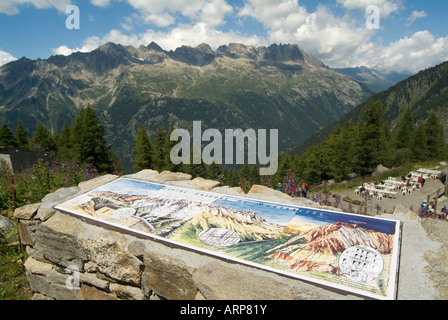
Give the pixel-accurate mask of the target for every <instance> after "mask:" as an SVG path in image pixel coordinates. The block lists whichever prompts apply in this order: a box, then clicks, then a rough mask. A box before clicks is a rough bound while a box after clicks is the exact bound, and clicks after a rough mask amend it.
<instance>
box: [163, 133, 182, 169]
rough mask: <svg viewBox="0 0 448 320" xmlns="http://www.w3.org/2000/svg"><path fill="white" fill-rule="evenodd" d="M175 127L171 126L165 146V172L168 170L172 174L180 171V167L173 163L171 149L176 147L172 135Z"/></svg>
mask: <svg viewBox="0 0 448 320" xmlns="http://www.w3.org/2000/svg"><path fill="white" fill-rule="evenodd" d="M173 130H174V127H173V125H170V128H169V129H168V132H167V134H166V136H165V145H164V167H163V169H164V170H168V171H171V172H177V171H179V168H180V165H175V164H174V163H173V162H172V161H171V149H172V148H173V147H174V145H175V142H173V141H171V139H170V138H171V133H172V132H173Z"/></svg>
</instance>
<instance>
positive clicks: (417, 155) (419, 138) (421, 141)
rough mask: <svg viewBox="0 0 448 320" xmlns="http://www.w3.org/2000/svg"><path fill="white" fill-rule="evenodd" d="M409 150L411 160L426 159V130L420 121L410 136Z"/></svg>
mask: <svg viewBox="0 0 448 320" xmlns="http://www.w3.org/2000/svg"><path fill="white" fill-rule="evenodd" d="M411 151H412V152H411V153H412V160H414V161H424V160H426V159H427V158H426V156H427V147H426V132H425V126H424V124H423V123H421V124H420V125H419V126H418V127H417V129H416V130H415V131H414V134H413V136H412V147H411Z"/></svg>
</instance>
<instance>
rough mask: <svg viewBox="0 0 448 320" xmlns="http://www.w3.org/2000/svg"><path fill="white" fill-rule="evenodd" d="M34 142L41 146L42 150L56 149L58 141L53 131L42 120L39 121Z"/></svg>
mask: <svg viewBox="0 0 448 320" xmlns="http://www.w3.org/2000/svg"><path fill="white" fill-rule="evenodd" d="M32 142H33V144H34V145H37V146H40V149H41V150H42V151H56V150H57V146H56V141H55V139H54V136H53V134H52V133H51V131H50V130H49V129H48V128H47V127H46V126H45V125H44V124H43V123H42V122H40V121H37V124H36V131H34V135H33V139H32Z"/></svg>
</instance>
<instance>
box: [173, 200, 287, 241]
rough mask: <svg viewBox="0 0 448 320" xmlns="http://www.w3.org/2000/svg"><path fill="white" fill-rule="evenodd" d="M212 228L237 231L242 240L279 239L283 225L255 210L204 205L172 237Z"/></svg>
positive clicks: (195, 233)
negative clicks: (268, 219)
mask: <svg viewBox="0 0 448 320" xmlns="http://www.w3.org/2000/svg"><path fill="white" fill-rule="evenodd" d="M210 228H221V229H227V230H231V231H233V232H236V233H237V234H238V235H239V237H240V238H241V242H248V241H264V240H273V239H278V238H280V237H281V235H282V231H283V227H282V226H280V225H277V224H275V223H270V222H268V221H266V220H265V219H263V218H262V217H260V216H259V215H258V214H257V213H255V212H253V211H249V210H247V211H242V210H237V209H233V208H225V207H220V206H213V205H209V206H203V207H202V210H201V211H200V212H199V213H198V214H197V215H195V216H194V217H193V218H192V219H191V220H189V221H188V222H186V223H185V224H184V225H183V226H182V227H181V228H179V229H177V230H176V231H175V232H174V234H173V235H170V238H178V237H182V236H185V235H187V234H189V235H192V234H193V235H194V237H195V236H196V235H198V234H199V233H200V232H201V231H203V230H207V229H210Z"/></svg>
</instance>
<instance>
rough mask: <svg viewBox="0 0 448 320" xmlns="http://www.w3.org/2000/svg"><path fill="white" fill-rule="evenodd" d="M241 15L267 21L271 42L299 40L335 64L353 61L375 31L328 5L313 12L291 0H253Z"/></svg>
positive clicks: (308, 51) (314, 53)
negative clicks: (341, 15) (337, 12)
mask: <svg viewBox="0 0 448 320" xmlns="http://www.w3.org/2000/svg"><path fill="white" fill-rule="evenodd" d="M239 15H240V16H251V17H253V18H255V19H257V20H258V21H260V22H261V23H263V24H264V25H265V27H266V28H267V29H268V35H269V41H270V42H271V43H296V44H298V45H299V46H300V47H301V48H302V49H304V50H305V51H306V52H307V53H310V54H312V55H314V56H316V57H317V58H319V59H321V60H323V61H324V62H325V63H326V64H329V65H331V66H334V65H346V64H349V63H350V61H349V60H350V57H352V55H353V53H354V52H355V51H356V50H357V48H359V47H360V46H362V45H365V44H366V43H367V42H368V41H369V39H370V38H371V36H372V35H373V34H374V32H373V31H371V30H368V29H367V28H365V27H364V26H363V25H362V24H360V23H357V22H356V21H354V20H353V19H351V17H349V16H344V17H336V16H335V15H334V14H333V13H332V12H331V11H330V10H329V9H328V8H327V7H325V6H318V7H317V9H316V11H315V12H312V13H310V12H307V10H306V8H305V7H301V6H300V5H299V4H298V3H297V1H291V0H283V1H282V2H281V3H279V2H278V1H270V0H250V1H249V2H248V3H247V4H246V6H245V7H244V8H242V9H241V11H240V12H239Z"/></svg>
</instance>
